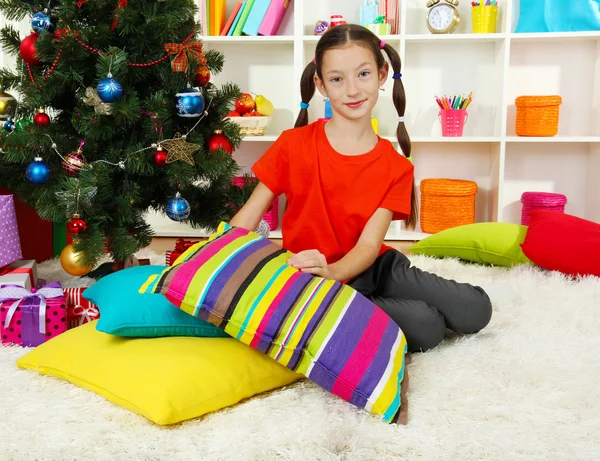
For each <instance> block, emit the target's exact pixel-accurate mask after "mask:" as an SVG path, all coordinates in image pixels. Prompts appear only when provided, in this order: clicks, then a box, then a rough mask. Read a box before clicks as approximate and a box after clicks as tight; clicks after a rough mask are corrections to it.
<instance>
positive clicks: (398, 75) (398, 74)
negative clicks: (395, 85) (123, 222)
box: [392, 72, 402, 80]
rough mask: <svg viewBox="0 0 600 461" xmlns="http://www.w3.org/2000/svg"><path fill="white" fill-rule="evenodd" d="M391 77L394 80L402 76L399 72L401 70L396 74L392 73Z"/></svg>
mask: <svg viewBox="0 0 600 461" xmlns="http://www.w3.org/2000/svg"><path fill="white" fill-rule="evenodd" d="M392 78H393V79H394V80H398V79H399V78H402V73H401V72H398V73H397V74H394V75H393V76H392Z"/></svg>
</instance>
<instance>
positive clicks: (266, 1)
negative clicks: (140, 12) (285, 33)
mask: <svg viewBox="0 0 600 461" xmlns="http://www.w3.org/2000/svg"><path fill="white" fill-rule="evenodd" d="M270 4H271V0H254V6H253V7H252V11H251V12H250V14H249V15H248V19H246V24H244V28H243V29H242V33H243V34H245V35H258V28H259V27H260V25H261V23H262V22H263V19H264V18H265V14H267V9H268V8H269V5H270Z"/></svg>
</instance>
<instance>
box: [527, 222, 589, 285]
mask: <svg viewBox="0 0 600 461" xmlns="http://www.w3.org/2000/svg"><path fill="white" fill-rule="evenodd" d="M530 215H531V223H530V224H529V228H528V229H527V234H526V236H525V240H524V241H523V243H522V244H521V248H522V249H523V253H525V256H527V257H528V258H529V259H531V261H533V262H534V263H535V264H537V265H538V266H540V267H543V268H544V269H548V270H553V271H560V272H562V273H563V274H567V275H573V276H579V275H581V276H585V275H595V276H596V277H600V224H598V223H595V222H592V221H588V220H586V219H582V218H578V217H577V216H572V215H569V214H565V213H561V212H559V211H550V210H535V211H533V212H531V214H530Z"/></svg>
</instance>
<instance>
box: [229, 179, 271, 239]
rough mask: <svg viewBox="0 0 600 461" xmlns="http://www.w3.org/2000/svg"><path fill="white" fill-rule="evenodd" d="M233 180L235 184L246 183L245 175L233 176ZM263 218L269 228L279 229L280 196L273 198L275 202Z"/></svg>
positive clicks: (240, 185)
mask: <svg viewBox="0 0 600 461" xmlns="http://www.w3.org/2000/svg"><path fill="white" fill-rule="evenodd" d="M231 182H232V183H233V185H234V186H238V187H242V186H243V185H244V177H243V176H236V177H235V178H232V180H231ZM263 219H264V220H265V221H266V222H267V224H268V225H269V229H271V230H272V231H274V230H275V229H277V226H278V225H279V197H276V198H275V200H273V203H272V204H271V206H270V207H269V208H268V209H267V212H266V213H265V215H264V216H263Z"/></svg>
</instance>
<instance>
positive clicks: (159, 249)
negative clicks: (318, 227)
mask: <svg viewBox="0 0 600 461" xmlns="http://www.w3.org/2000/svg"><path fill="white" fill-rule="evenodd" d="M186 240H192V241H195V240H197V239H186ZM176 241H177V239H176V238H166V237H158V238H155V239H153V240H152V243H151V244H150V247H149V248H150V249H152V250H153V251H154V252H156V253H159V254H162V253H164V252H165V251H167V250H173V249H174V248H175V242H176ZM273 242H275V243H278V244H280V245H281V240H278V239H274V240H273ZM385 243H386V245H389V246H391V247H393V248H396V249H397V250H398V251H401V252H402V253H408V249H409V248H410V247H411V246H412V245H414V244H415V242H385Z"/></svg>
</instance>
